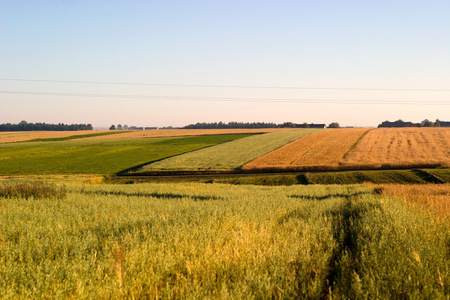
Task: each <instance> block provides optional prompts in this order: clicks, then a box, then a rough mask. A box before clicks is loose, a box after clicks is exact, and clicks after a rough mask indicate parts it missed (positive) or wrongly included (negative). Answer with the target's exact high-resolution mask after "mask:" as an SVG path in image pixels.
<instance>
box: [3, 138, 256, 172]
mask: <svg viewBox="0 0 450 300" xmlns="http://www.w3.org/2000/svg"><path fill="white" fill-rule="evenodd" d="M247 136H248V135H216V136H196V137H176V138H154V139H132V140H112V141H109V140H104V141H73V140H70V141H56V142H48V141H47V142H27V143H6V144H0V162H1V163H0V175H5V176H8V175H44V174H115V173H118V172H121V171H123V170H127V169H130V168H134V167H136V166H140V165H145V164H148V163H149V162H152V161H157V160H160V159H164V158H167V157H170V156H174V155H179V154H182V153H186V152H190V151H194V150H198V149H202V148H205V147H210V146H214V145H217V144H221V143H225V142H229V141H232V140H235V139H240V138H243V137H247Z"/></svg>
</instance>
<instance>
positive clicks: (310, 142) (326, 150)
mask: <svg viewBox="0 0 450 300" xmlns="http://www.w3.org/2000/svg"><path fill="white" fill-rule="evenodd" d="M368 130H369V129H367V128H362V129H333V130H325V131H321V132H317V133H314V134H311V135H308V136H305V137H303V138H300V139H298V140H296V141H295V142H292V143H290V144H287V145H285V146H283V147H281V148H280V149H277V150H275V151H273V152H270V153H268V154H266V155H264V156H261V157H259V158H257V159H255V160H254V161H252V162H250V163H248V164H246V165H244V166H243V167H242V169H243V170H271V169H274V170H283V169H284V170H301V169H305V167H311V166H313V167H316V168H320V167H321V168H335V167H337V166H338V165H339V164H340V163H341V162H342V159H343V157H344V156H345V155H346V154H347V153H348V151H349V150H350V149H351V147H352V146H354V145H355V143H356V142H357V141H358V140H359V139H360V138H361V137H362V136H363V135H364V134H365V133H366V132H367V131H368Z"/></svg>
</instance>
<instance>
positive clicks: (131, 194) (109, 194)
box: [81, 191, 224, 201]
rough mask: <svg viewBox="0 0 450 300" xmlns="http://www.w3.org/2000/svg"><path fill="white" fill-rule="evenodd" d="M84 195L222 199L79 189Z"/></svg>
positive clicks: (202, 197)
mask: <svg viewBox="0 0 450 300" xmlns="http://www.w3.org/2000/svg"><path fill="white" fill-rule="evenodd" d="M81 193H82V194H85V195H99V196H126V197H145V198H157V199H183V198H188V199H192V200H194V201H207V200H224V198H222V197H216V196H198V195H186V194H172V193H140V192H137V193H127V192H123V191H112V192H110V191H81Z"/></svg>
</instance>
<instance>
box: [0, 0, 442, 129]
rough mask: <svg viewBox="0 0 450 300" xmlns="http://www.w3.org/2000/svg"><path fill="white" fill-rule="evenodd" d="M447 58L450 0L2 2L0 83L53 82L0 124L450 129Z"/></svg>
mask: <svg viewBox="0 0 450 300" xmlns="http://www.w3.org/2000/svg"><path fill="white" fill-rule="evenodd" d="M449 53H450V1H411V0H409V1H264V0H263V1H261V0H259V1H252V0H247V1H246V0H241V1H229V0H227V1H225V0H224V1H213V0H209V1H142V0H141V1H137V0H136V1H130V0H127V1H125V0H123V1H96V0H94V1H92V0H91V1H85V0H80V1H78V0H63V1H59V0H52V1H45V0H40V1H21V0H15V1H9V0H0V78H1V79H32V80H49V82H42V81H12V80H0V91H1V92H0V123H7V122H11V123H17V122H20V121H21V120H26V121H28V122H47V123H59V122H64V123H92V124H93V125H94V126H96V127H105V126H108V127H109V126H110V125H111V124H116V125H117V124H118V123H121V124H128V125H137V126H169V125H172V126H183V125H186V124H190V123H195V122H215V121H224V122H229V121H243V122H253V121H261V122H276V123H281V122H285V121H290V122H298V123H303V122H315V123H327V124H328V123H330V122H339V123H340V124H341V125H358V126H363V125H369V126H374V125H377V124H379V123H380V122H381V121H385V120H392V121H393V120H397V119H404V120H408V121H413V122H420V121H422V120H423V119H425V118H428V119H430V120H435V119H437V118H439V119H441V120H450V55H449ZM58 80H59V81H83V82H111V83H144V84H168V85H165V86H164V85H124V84H122V85H121V84H89V83H68V82H65V83H61V82H51V81H58ZM179 85H200V86H179ZM211 86H213V87H211ZM223 86H228V87H223ZM229 86H233V87H229ZM236 86H244V87H264V88H244V87H241V88H238V87H236ZM267 87H299V88H316V89H272V88H267ZM330 88H338V89H330ZM358 89H362V90H358ZM397 89H405V90H397ZM416 89H422V90H416ZM430 89H431V90H430ZM11 92H20V93H23V92H25V93H29V94H17V93H11ZM38 93H48V94H46V95H42V94H38ZM63 94H70V95H71V96H65V95H63ZM88 94H91V96H89V95H88ZM92 94H95V96H92ZM99 94H101V95H103V96H98V95H99ZM108 95H113V96H117V95H124V97H113V96H108ZM133 95H136V97H132V96H133ZM138 96H139V97H138ZM156 97H160V98H156ZM164 97H165V98H164ZM224 98H225V99H224ZM267 99H270V100H267ZM282 99H291V100H289V101H285V100H282ZM319 100H320V101H319ZM336 100H344V101H340V102H336Z"/></svg>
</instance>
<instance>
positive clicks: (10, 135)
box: [0, 130, 110, 143]
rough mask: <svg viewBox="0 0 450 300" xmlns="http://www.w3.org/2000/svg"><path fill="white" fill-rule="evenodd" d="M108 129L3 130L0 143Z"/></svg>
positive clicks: (95, 132) (105, 131)
mask: <svg viewBox="0 0 450 300" xmlns="http://www.w3.org/2000/svg"><path fill="white" fill-rule="evenodd" d="M107 132H110V131H109V130H98V131H97V130H96V131H93V130H79V131H20V132H5V133H1V134H0V143H13V142H25V141H30V140H36V139H42V140H45V139H57V138H67V137H70V136H77V135H91V134H102V133H107Z"/></svg>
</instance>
